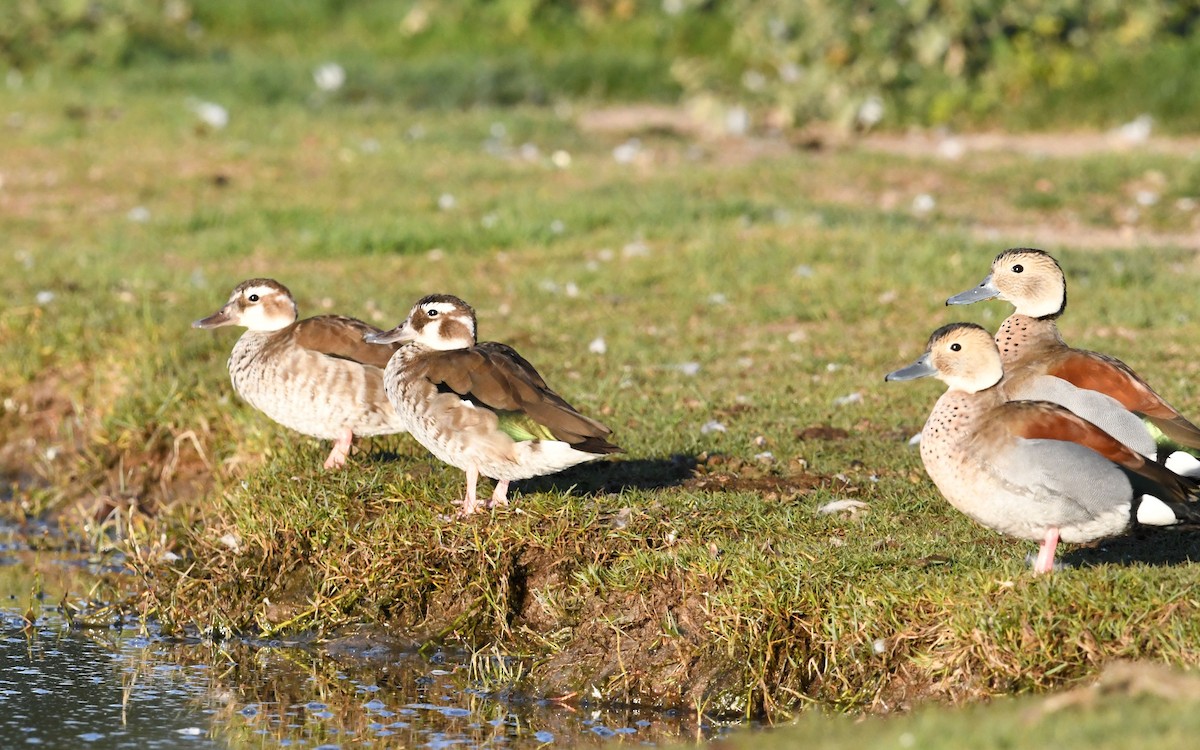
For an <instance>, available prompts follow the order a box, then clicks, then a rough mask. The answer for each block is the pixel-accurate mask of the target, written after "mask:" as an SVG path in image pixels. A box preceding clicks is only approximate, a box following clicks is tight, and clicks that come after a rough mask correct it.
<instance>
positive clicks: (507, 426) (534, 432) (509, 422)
mask: <svg viewBox="0 0 1200 750" xmlns="http://www.w3.org/2000/svg"><path fill="white" fill-rule="evenodd" d="M496 416H497V417H499V418H500V430H501V431H502V432H503V433H504V434H506V435H508V436H509V437H510V438H512V439H513V440H516V441H517V442H518V443H520V442H525V441H528V440H556V439H557V438H555V437H554V434H553V433H552V432H550V430H549V428H547V427H546V426H545V425H543V424H539V423H538V422H536V421H534V420H533V419H532V418H531V417H530V416H529V415H528V414H523V413H521V412H516V411H501V412H496Z"/></svg>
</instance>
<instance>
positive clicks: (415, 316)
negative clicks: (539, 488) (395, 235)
mask: <svg viewBox="0 0 1200 750" xmlns="http://www.w3.org/2000/svg"><path fill="white" fill-rule="evenodd" d="M366 340H367V341H368V342H372V343H377V344H391V343H396V342H403V346H401V347H400V350H399V351H398V352H396V355H395V356H394V357H392V359H391V361H390V362H388V366H387V370H386V373H385V375H384V382H385V387H386V390H387V395H388V398H389V399H391V402H392V405H393V406H394V407H395V408H396V412H397V413H398V414H399V415H400V419H401V422H402V424H403V425H404V428H405V429H406V430H407V431H408V432H409V434H411V435H412V436H413V437H414V438H416V440H417V442H419V443H421V445H424V446H425V447H426V448H428V449H429V451H430V452H431V453H433V455H435V456H437V457H438V458H439V459H441V460H442V461H445V462H446V463H448V464H450V465H451V466H455V467H458V468H459V469H462V470H463V471H465V472H466V474H467V488H466V497H465V499H464V501H463V504H462V508H461V510H460V511H459V515H460V516H467V515H470V514H471V513H474V512H475V511H476V510H477V509H478V507H479V505H480V501H479V499H478V497H477V495H476V484H477V483H478V480H479V477H480V476H481V475H482V476H485V477H490V478H492V479H495V480H496V489H495V491H494V492H493V493H492V497H491V500H490V501H489V502H488V503H487V507H489V508H491V507H494V506H496V505H506V504H507V503H508V485H509V482H512V481H514V480H519V479H527V478H529V477H535V476H541V475H544V474H552V473H554V472H556V471H561V470H563V469H566V468H568V467H570V466H575V465H576V464H580V463H583V462H585V461H592V460H595V459H597V458H600V457H601V456H604V455H606V454H609V453H616V452H619V451H620V450H621V449H620V448H619V447H617V446H616V445H613V444H612V443H610V442H609V441H608V436H609V435H610V434H611V430H609V429H608V428H607V427H605V426H604V425H602V424H601V423H599V422H597V421H596V420H594V419H591V418H589V417H585V416H584V415H582V414H580V413H579V412H578V411H576V409H575V408H574V407H573V406H571V405H570V404H568V403H567V402H566V401H564V400H563V399H562V397H561V396H559V395H558V394H557V393H555V392H554V391H552V390H550V388H549V386H547V385H546V381H545V380H543V379H542V376H541V375H539V374H538V372H537V370H535V369H534V367H533V365H531V364H530V363H529V362H527V361H526V360H525V359H524V358H523V357H522V356H521V355H520V354H517V352H516V351H515V350H513V348H512V347H510V346H507V345H505V344H500V343H496V342H484V343H477V342H476V337H475V311H474V310H473V309H472V308H471V306H470V305H468V304H467V303H466V302H463V301H462V300H461V299H459V298H458V297H453V296H451V295H448V294H434V295H430V296H428V297H424V298H422V299H421V300H420V301H418V302H417V304H416V305H414V306H413V308H412V311H411V312H409V314H408V317H407V318H406V319H405V320H404V322H403V323H401V324H400V325H399V326H397V327H395V328H393V329H392V330H390V331H388V332H386V333H376V334H371V335H369V336H367V337H366Z"/></svg>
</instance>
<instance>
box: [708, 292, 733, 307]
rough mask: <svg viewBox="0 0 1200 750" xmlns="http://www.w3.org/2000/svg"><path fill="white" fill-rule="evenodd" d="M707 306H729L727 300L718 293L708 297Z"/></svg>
mask: <svg viewBox="0 0 1200 750" xmlns="http://www.w3.org/2000/svg"><path fill="white" fill-rule="evenodd" d="M708 304H710V305H714V306H720V305H727V304H729V298H728V297H726V296H725V295H724V294H721V293H720V292H715V293H713V294H710V295H708Z"/></svg>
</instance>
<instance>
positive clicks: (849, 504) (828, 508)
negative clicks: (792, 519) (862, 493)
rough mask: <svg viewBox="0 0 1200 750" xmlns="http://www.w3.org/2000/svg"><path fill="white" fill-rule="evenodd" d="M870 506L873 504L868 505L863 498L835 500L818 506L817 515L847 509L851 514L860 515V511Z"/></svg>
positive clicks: (826, 514) (825, 514)
mask: <svg viewBox="0 0 1200 750" xmlns="http://www.w3.org/2000/svg"><path fill="white" fill-rule="evenodd" d="M869 507H871V506H869V505H867V504H866V503H864V502H863V501H861V500H834V501H832V502H828V503H825V504H824V505H822V506H821V507H819V508H817V515H819V516H828V515H830V514H831V513H840V512H842V511H847V512H849V513H850V515H852V516H856V515H858V513H859V511H865V510H867V509H868V508H869Z"/></svg>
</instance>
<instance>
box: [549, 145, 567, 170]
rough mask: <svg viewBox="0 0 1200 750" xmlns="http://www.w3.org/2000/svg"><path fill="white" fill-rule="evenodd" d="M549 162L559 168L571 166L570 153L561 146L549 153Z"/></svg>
mask: <svg viewBox="0 0 1200 750" xmlns="http://www.w3.org/2000/svg"><path fill="white" fill-rule="evenodd" d="M550 163H551V164H553V165H554V166H556V167H558V168H559V169H566V168H567V167H569V166H571V155H570V154H569V153H567V152H566V151H563V150H562V149H561V148H560V149H559V150H557V151H555V152H554V153H553V154H551V155H550Z"/></svg>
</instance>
